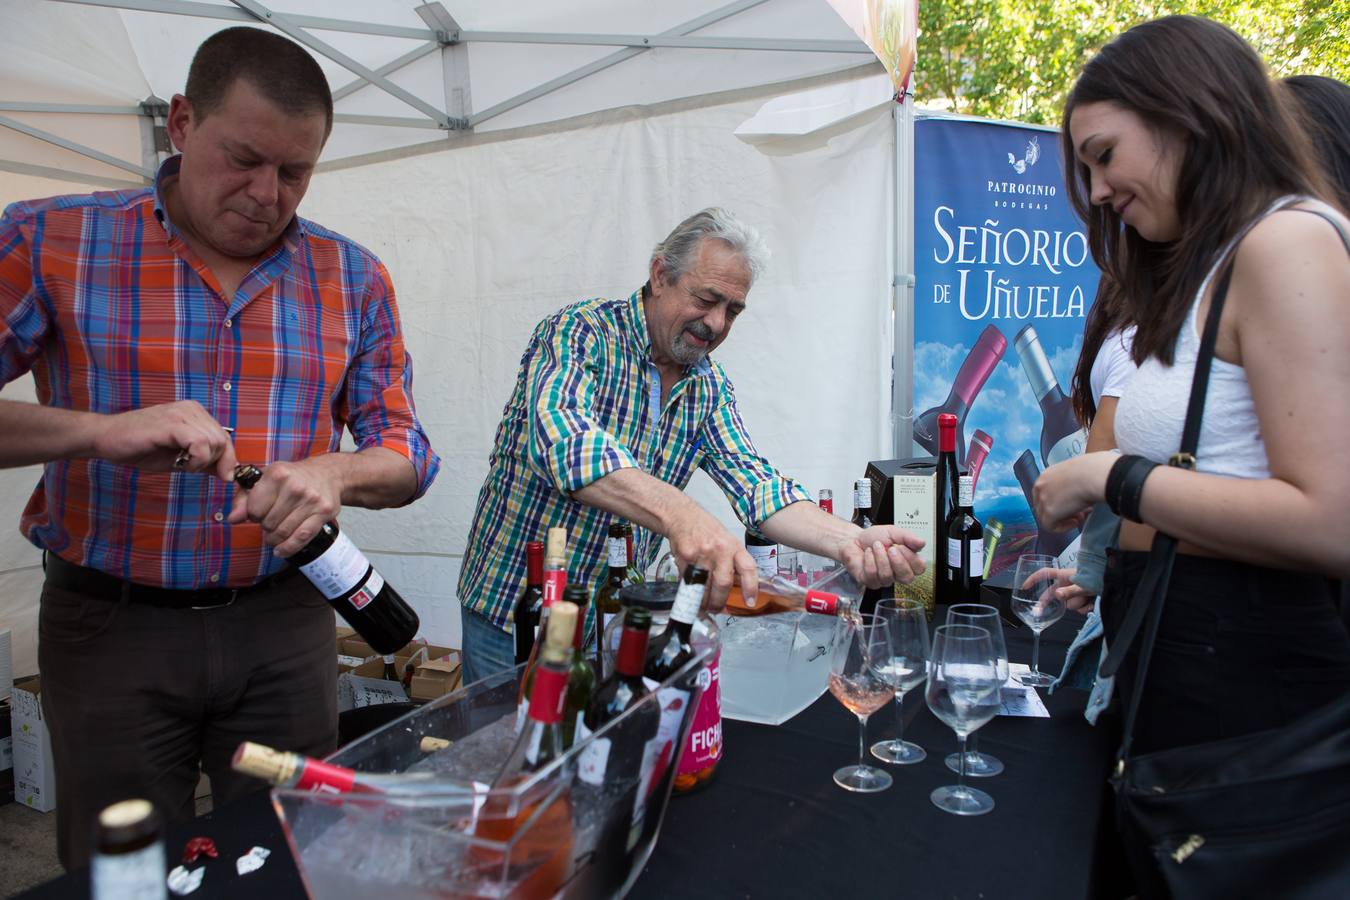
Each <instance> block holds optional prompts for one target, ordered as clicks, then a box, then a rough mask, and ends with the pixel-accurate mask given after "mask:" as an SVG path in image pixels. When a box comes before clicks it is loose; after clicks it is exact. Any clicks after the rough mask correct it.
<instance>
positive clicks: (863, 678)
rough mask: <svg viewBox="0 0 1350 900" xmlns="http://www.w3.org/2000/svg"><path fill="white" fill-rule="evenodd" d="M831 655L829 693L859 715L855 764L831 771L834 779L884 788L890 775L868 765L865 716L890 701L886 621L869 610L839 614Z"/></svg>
mask: <svg viewBox="0 0 1350 900" xmlns="http://www.w3.org/2000/svg"><path fill="white" fill-rule="evenodd" d="M835 627H836V629H837V630H836V632H835V641H834V655H833V656H832V657H831V659H830V693H831V694H834V696H835V699H836V700H838V701H839V702H840V703H842V704H843V705H844V708H845V709H847V710H848V711H849V712H851V713H853V714H854V715H855V716H857V717H858V764H857V765H853V766H844V767H843V768H842V769H840V770H839V771H837V772H835V773H834V783H835V784H837V785H839V786H840V787H841V788H844V789H845V790H849V791H857V792H859V793H864V794H867V793H873V792H875V791H884V790H885V789H886V788H888V787H890V786H891V776H890V775H887V774H886V773H885V772H883V771H881V770H880V769H877V768H873V767H872V766H869V765H867V762H866V759H867V757H866V752H867V717H868V716H870V715H872V713H874V712H876V711H877V710H879V709H881V708H882V707H883V706H885V705H886V704H888V703H890V702H891V700H892V699H893V698H894V697H895V688H893V687H892V686H891V685H890V684H889V683H888V682H887V681H886V679H884V678H883V677H882V676H881V674H880V670H881V668H882V667H883V666H885V665H886V662H887V660H889V659H890V658H891V656H892V653H891V651H890V633H889V631H888V629H887V626H886V623H885V622H883V621H882V620H881V619H880V618H878V617H877V616H875V615H871V614H864V615H859V616H856V617H847V616H845V617H840V619H839V621H838V624H837V625H836V626H835Z"/></svg>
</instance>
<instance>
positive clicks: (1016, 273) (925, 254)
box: [914, 118, 1098, 577]
mask: <svg viewBox="0 0 1350 900" xmlns="http://www.w3.org/2000/svg"><path fill="white" fill-rule="evenodd" d="M914 147H915V149H914V158H915V167H914V264H915V275H916V279H917V281H916V285H915V291H914V409H915V412H916V415H915V419H914V443H915V446H914V455H915V456H929V455H936V454H937V451H938V445H937V438H938V435H937V417H938V414H939V413H944V412H950V413H953V414H955V415H956V416H957V419H958V421H959V422H960V427H959V429H958V432H957V444H958V446H957V461H958V465H959V466H960V467H961V468H962V470H968V471H970V472H971V473H972V474H973V475H974V476H975V515H976V516H977V517H978V518H979V519H980V520H981V521H982V522H983V523H984V529H985V536H986V537H985V546H986V549H987V550H988V551H990V552H987V553H986V577H988V576H990V575H993V574H995V573H997V572H999V571H1001V570H1002V569H1004V568H1007V567H1008V566H1010V565H1012V564H1013V563H1015V562H1016V560H1017V556H1018V555H1019V554H1021V553H1048V554H1050V555H1052V556H1055V557H1058V558H1059V559H1060V561H1061V564H1062V565H1065V566H1072V565H1074V563H1075V561H1076V558H1077V548H1078V533H1077V531H1076V530H1073V531H1070V532H1066V533H1052V532H1050V531H1048V530H1044V529H1040V528H1038V526H1037V523H1036V520H1035V518H1034V516H1033V514H1032V511H1031V506H1030V497H1031V486H1032V485H1033V484H1034V483H1035V481H1036V478H1037V477H1038V476H1039V475H1040V473H1041V472H1042V471H1044V470H1045V469H1046V468H1047V467H1048V466H1051V465H1054V464H1055V463H1057V462H1060V461H1062V460H1064V459H1067V458H1068V457H1070V456H1073V455H1076V454H1078V453H1081V452H1082V451H1083V446H1084V443H1085V441H1086V433H1085V432H1084V431H1083V430H1082V429H1080V428H1079V425H1078V422H1077V420H1076V419H1075V418H1074V414H1073V405H1072V402H1071V400H1070V398H1069V392H1070V389H1071V380H1072V378H1073V372H1074V368H1075V366H1076V364H1077V361H1078V352H1079V349H1080V348H1081V346H1082V343H1083V324H1084V315H1085V314H1086V312H1087V310H1088V309H1089V308H1090V307H1091V305H1092V301H1093V298H1094V296H1095V295H1096V290H1097V277H1098V272H1097V268H1096V266H1095V265H1094V264H1093V262H1092V257H1091V254H1090V253H1089V252H1088V246H1087V236H1086V234H1085V233H1084V230H1083V226H1082V223H1081V222H1080V221H1079V220H1078V219H1077V217H1076V216H1075V215H1074V214H1073V211H1072V209H1071V208H1070V206H1069V201H1068V198H1067V196H1066V194H1065V190H1064V175H1063V163H1062V161H1061V158H1060V148H1059V134H1058V132H1054V131H1046V130H1044V129H1035V128H1023V127H1018V126H1015V125H1005V124H999V123H993V122H979V121H965V120H957V119H940V118H932V119H920V120H919V121H918V122H916V123H915V134H914Z"/></svg>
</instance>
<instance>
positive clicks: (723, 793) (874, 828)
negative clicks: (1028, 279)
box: [20, 615, 1114, 900]
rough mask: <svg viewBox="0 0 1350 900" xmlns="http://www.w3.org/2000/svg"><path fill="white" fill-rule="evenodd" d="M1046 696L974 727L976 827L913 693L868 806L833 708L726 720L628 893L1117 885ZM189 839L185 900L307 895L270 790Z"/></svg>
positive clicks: (1089, 757) (1089, 782)
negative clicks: (947, 806) (200, 861)
mask: <svg viewBox="0 0 1350 900" xmlns="http://www.w3.org/2000/svg"><path fill="white" fill-rule="evenodd" d="M1079 622H1081V618H1080V617H1077V616H1073V615H1070V616H1067V617H1066V618H1065V619H1064V620H1062V621H1061V622H1059V623H1058V624H1056V625H1055V626H1053V627H1052V628H1051V629H1050V630H1049V631H1047V632H1046V633H1045V635H1044V636H1043V637H1042V640H1041V661H1042V667H1043V668H1044V669H1045V670H1046V671H1050V672H1054V671H1058V669H1059V666H1060V663H1061V661H1062V659H1063V653H1064V648H1065V647H1066V645H1067V643H1068V641H1069V640H1070V639H1071V638H1072V637H1073V634H1074V632H1075V631H1076V630H1077V626H1078V623H1079ZM1006 634H1007V641H1008V651H1009V654H1010V656H1011V658H1012V659H1013V661H1014V662H1027V661H1029V660H1030V658H1031V634H1030V632H1029V631H1027V630H1026V629H1024V628H1023V629H1015V628H1012V627H1008V628H1006ZM1043 696H1044V695H1043ZM1045 699H1046V701H1047V702H1046V705H1047V706H1048V707H1049V709H1050V712H1051V718H1049V719H1008V718H1005V717H998V718H995V719H994V721H992V722H990V723H989V724H988V725H986V726H985V727H984V728H982V729H981V730H980V732H979V734H980V746H981V748H983V749H987V750H988V751H989V752H991V753H993V754H994V755H996V756H998V757H999V758H1000V759H1001V760H1003V762H1004V764H1005V765H1006V766H1007V771H1005V772H1004V773H1003V774H1002V775H999V776H997V777H995V778H988V779H980V783H979V787H981V788H982V789H985V790H987V791H988V792H989V793H990V794H992V795H993V797H994V800H995V802H996V804H997V806H996V807H995V809H994V811H993V812H991V813H989V814H988V815H984V816H979V817H974V818H963V817H957V816H952V815H948V814H947V813H944V812H941V811H940V810H938V809H937V808H936V807H934V806H933V805H932V803H930V802H929V799H928V793H929V792H930V791H931V790H932V789H933V788H935V787H938V786H939V785H943V784H951V783H954V782H955V778H956V776H955V775H954V774H953V773H951V772H949V771H948V770H947V768H946V767H945V766H944V765H943V761H942V760H943V757H945V756H946V755H947V753H949V752H950V751H952V750H954V749H955V747H956V738H955V736H954V735H953V734H952V731H951V729H950V728H948V727H947V726H945V725H943V724H942V723H941V722H939V721H938V719H937V718H936V717H935V716H933V714H932V713H931V712H929V711H928V709H927V707H926V706H925V705H924V703H923V698H922V696H921V695H920V692H915V693H914V694H912V695H910V696H909V697H907V698H906V700H905V716H906V724H905V734H906V737H907V738H908V739H910V740H913V741H916V742H917V743H919V744H920V745H921V746H923V747H924V748H925V749H926V750H927V751H928V758H927V759H926V760H924V761H923V762H921V763H918V764H917V765H912V766H888V767H887V770H888V771H889V772H890V773H891V775H892V777H894V779H895V784H894V785H893V786H892V787H891V788H890V789H889V790H886V791H883V792H881V793H878V794H868V795H860V794H854V793H851V792H849V791H845V790H843V789H841V788H839V787H837V786H836V785H835V784H834V782H833V781H832V780H831V777H830V776H831V774H832V773H833V772H834V770H835V769H837V768H839V767H840V766H843V765H847V764H849V763H851V762H854V761H855V760H856V756H857V736H858V726H857V720H856V719H855V718H854V716H853V715H852V714H851V713H849V712H847V711H846V710H844V708H843V707H842V706H840V705H839V703H838V702H837V701H836V700H835V699H834V698H833V697H832V696H830V695H829V694H826V695H824V696H822V697H821V698H820V699H819V700H818V701H816V702H815V703H814V704H813V705H811V706H810V707H809V708H807V709H806V710H804V711H803V712H802V713H800V714H799V715H797V716H795V717H794V718H793V719H791V720H790V721H788V722H786V723H784V724H783V725H781V726H778V727H770V726H764V725H753V724H749V723H745V722H735V721H730V720H728V721H726V722H725V723H724V724H723V735H724V741H725V747H726V755H725V756H724V758H723V760H722V763H721V764H720V766H719V768H718V771H717V775H716V777H715V779H714V781H713V783H712V784H711V785H710V786H709V787H708V788H706V789H704V790H701V791H698V792H695V793H693V794H691V795H689V796H682V797H674V798H672V799H671V802H670V804H669V806H668V808H667V812H666V817H665V821H664V823H663V825H662V828H661V837H660V839H659V840H658V843H657V846H656V849H655V850H654V851H653V853H652V857H651V859H650V860H649V861H648V863H647V866H646V868H645V869H644V870H643V874H642V876H641V877H640V878H639V879H638V881H637V884H636V885H635V886H634V888H633V890H632V892H631V894H630V895H629V896H631V897H633V898H638V900H663V898H672V900H673V898H680V900H684V898H687V897H690V896H698V897H700V898H724V897H725V898H731V897H844V896H856V897H872V896H874V897H917V898H925V900H927V898H972V900H977V898H1008V900H1015V898H1020V897H1028V898H1033V897H1034V898H1036V900H1052V898H1057V897H1063V898H1066V900H1068V898H1073V900H1081V898H1085V897H1091V896H1093V895H1094V894H1095V893H1096V892H1097V889H1098V887H1099V886H1100V885H1101V884H1102V883H1103V880H1104V879H1110V878H1111V875H1110V866H1109V865H1104V861H1106V860H1107V859H1108V858H1109V854H1108V853H1105V852H1103V851H1104V848H1105V847H1107V846H1109V843H1110V842H1109V841H1105V840H1103V835H1104V833H1105V832H1104V828H1105V827H1106V820H1107V819H1108V818H1109V817H1107V816H1105V815H1104V814H1103V813H1104V810H1106V809H1107V806H1106V800H1107V793H1106V774H1107V768H1108V765H1109V761H1110V759H1111V754H1112V751H1113V750H1114V730H1113V729H1111V728H1110V727H1109V726H1102V727H1098V728H1093V727H1091V726H1090V725H1088V723H1087V722H1086V721H1085V720H1084V719H1083V717H1082V710H1083V705H1084V701H1085V695H1084V694H1083V693H1082V692H1080V691H1060V692H1056V693H1055V694H1054V695H1051V696H1047V697H1046V698H1045ZM893 723H894V709H893V708H887V709H885V710H883V711H882V712H879V713H877V714H876V716H874V717H873V722H872V723H871V724H870V726H869V729H868V735H869V743H870V742H871V741H875V740H878V739H880V738H882V737H887V736H889V735H890V734H891V732H892V729H893V727H894V725H893ZM195 835H206V836H209V837H211V838H213V839H214V840H215V841H216V844H217V846H218V848H219V850H220V858H219V859H215V860H209V861H207V863H206V876H205V879H204V881H203V883H202V887H201V888H200V889H199V890H198V891H196V892H195V893H193V894H191V895H190V897H191V898H192V900H208V898H218V897H219V898H224V897H240V896H254V897H260V898H262V897H265V898H268V900H282V898H289V897H297V898H299V897H304V896H305V892H304V887H303V884H302V883H301V881H300V876H299V873H298V872H297V870H296V868H295V864H294V862H293V861H292V860H291V857H290V853H289V852H288V848H287V845H286V840H285V837H284V836H283V834H282V831H281V827H280V824H279V823H278V822H277V818H276V816H275V815H274V813H273V812H272V807H271V804H270V802H269V800H268V796H267V794H266V793H265V792H261V791H260V792H258V793H256V794H252V795H249V796H248V797H245V798H242V799H240V800H238V801H237V802H235V803H233V804H230V805H228V806H226V807H224V808H222V809H219V810H216V811H214V812H212V813H210V814H208V815H206V816H203V817H202V818H199V819H196V820H193V821H192V822H187V823H183V824H181V825H177V826H174V827H173V828H171V829H169V831H168V835H167V838H166V848H167V850H168V853H169V855H170V857H173V856H176V855H177V854H179V853H181V852H182V848H183V845H184V843H185V842H186V840H187V839H188V838H189V837H193V836H195ZM254 844H259V845H262V846H265V847H268V848H269V849H271V850H272V851H273V853H272V856H271V857H270V858H269V859H268V860H267V864H266V865H264V866H263V868H262V869H261V870H259V871H258V872H255V873H253V874H250V875H246V876H239V875H237V874H236V872H235V868H234V861H235V859H236V858H237V857H239V856H241V855H242V854H243V853H245V852H246V851H247V850H248V849H249V848H250V847H252V846H253V845H254ZM171 861H172V862H173V864H176V860H171ZM88 883H89V876H88V871H87V870H78V871H76V872H73V873H69V874H67V875H64V876H62V877H61V878H58V879H55V880H54V881H51V882H48V883H47V884H45V885H41V886H39V887H37V888H35V889H33V890H31V891H29V892H27V893H25V894H22V895H20V896H21V897H22V898H24V900H56V898H62V900H69V898H84V897H88V896H89V888H88Z"/></svg>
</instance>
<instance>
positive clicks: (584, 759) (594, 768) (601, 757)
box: [576, 720, 611, 787]
mask: <svg viewBox="0 0 1350 900" xmlns="http://www.w3.org/2000/svg"><path fill="white" fill-rule="evenodd" d="M590 736H591V730H590V729H589V728H587V727H586V723H584V722H582V721H580V720H578V721H577V732H576V739H577V743H580V742H582V741H584V740H585V739H586V738H588V737H590ZM610 744H611V742H610V739H609V738H607V737H606V738H595V739H594V740H592V741H591V742H590V743H589V744H587V745H586V749H585V750H582V751H581V755H580V756H579V757H577V777H578V778H580V779H581V780H582V781H584V782H586V783H587V784H593V785H595V786H596V787H599V786H601V785H603V784H604V783H605V769H606V768H607V767H608V766H609V750H610Z"/></svg>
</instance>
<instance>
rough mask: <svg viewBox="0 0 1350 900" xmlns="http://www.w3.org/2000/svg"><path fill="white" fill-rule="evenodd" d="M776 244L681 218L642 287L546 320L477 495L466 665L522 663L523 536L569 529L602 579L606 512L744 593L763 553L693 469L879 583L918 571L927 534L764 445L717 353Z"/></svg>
mask: <svg viewBox="0 0 1350 900" xmlns="http://www.w3.org/2000/svg"><path fill="white" fill-rule="evenodd" d="M765 256H766V252H765V250H764V248H763V243H762V241H761V240H760V238H759V236H758V234H757V233H756V232H755V231H754V230H753V229H752V228H749V227H748V226H746V225H744V224H742V223H741V222H739V221H737V220H736V219H735V218H734V217H733V216H732V215H730V214H729V213H727V212H726V211H725V210H722V209H716V208H713V209H705V210H703V211H701V212H698V213H695V214H694V215H692V216H690V217H689V218H688V219H686V220H685V221H684V222H681V223H680V224H679V225H678V226H677V227H676V228H675V230H674V231H673V232H671V233H670V235H669V236H667V237H666V239H665V240H664V241H662V242H661V243H660V244H658V245H657V246H656V249H655V250H654V251H653V253H652V258H651V263H650V267H649V272H648V275H649V278H648V281H647V283H646V284H645V285H643V286H642V288H641V289H640V290H638V291H636V292H634V293H633V294H632V295H631V296H629V297H626V298H623V299H614V300H603V299H599V300H584V301H582V302H580V303H575V304H573V305H571V306H568V307H566V308H565V309H563V310H561V311H559V312H557V313H555V314H554V315H552V316H549V317H548V318H547V319H545V320H544V321H543V322H541V323H540V324H539V326H538V327H537V328H536V329H535V331H534V334H533V336H532V337H531V338H530V342H529V346H528V347H526V349H525V355H524V357H523V358H522V360H521V365H520V375H519V377H518V379H517V381H516V388H515V391H514V392H513V393H512V395H511V398H510V400H508V401H507V404H506V410H505V413H504V415H503V416H502V421H501V424H500V425H499V426H498V428H497V436H496V441H495V446H494V447H493V451H492V457H491V459H490V461H489V468H488V475H487V479H486V480H485V481H484V482H483V487H482V490H481V491H480V492H479V495H478V505H477V508H476V509H475V511H474V520H473V527H472V529H471V531H470V533H469V546H468V551H467V553H466V555H465V559H464V568H463V571H462V572H461V574H460V580H459V598H460V602H461V603H462V604H463V623H464V667H465V675H466V678H467V679H470V680H472V679H476V678H481V677H483V676H485V675H488V674H490V673H492V672H494V671H500V670H502V669H505V668H509V667H510V666H511V665H513V664H514V644H513V642H512V640H511V638H510V635H509V631H508V629H510V628H511V627H512V620H511V614H512V609H511V607H512V603H513V601H514V600H515V598H516V597H517V596H519V595H520V592H521V590H522V589H523V587H524V583H525V577H526V571H525V568H526V557H525V544H526V543H527V542H528V541H535V540H542V539H543V535H544V533H545V531H546V530H547V529H548V528H549V527H551V526H564V527H566V528H567V529H568V532H569V549H570V554H569V555H570V559H569V561H568V573H569V578H570V580H572V581H578V582H582V583H585V584H588V585H593V584H595V583H596V582H597V581H598V580H599V578H600V575H601V572H602V569H603V568H604V555H603V553H602V547H603V544H604V539H605V534H606V528H607V525H608V523H609V521H610V520H611V518H621V519H625V520H628V521H630V522H633V523H635V524H636V525H638V526H639V528H638V531H637V541H636V548H635V552H636V554H637V557H638V558H637V560H636V562H637V563H638V564H639V565H640V566H644V567H645V566H646V565H649V564H650V563H651V561H652V560H653V558H654V556H655V554H656V552H657V548H658V545H659V543H660V538H661V536H665V537H667V538H668V539H669V540H670V546H671V549H672V551H673V552H674V554H675V556H676V557H677V558H678V559H679V560H680V561H681V562H682V563H694V564H697V565H700V566H702V567H704V568H707V569H708V570H709V571H710V572H711V583H712V587H711V591H710V597H711V601H710V602H711V604H712V606H713V607H714V608H720V607H721V606H722V605H724V604H725V602H726V597H727V593H728V591H729V590H730V588H731V585H732V580H733V574H734V575H736V576H739V579H740V582H741V586H742V589H743V590H744V592H745V594H746V596H747V598H753V597H754V594H755V590H756V579H755V564H754V561H753V560H752V559H751V558H750V555H749V554H748V553H747V552H746V550H745V548H744V547H743V546H742V543H741V540H740V539H739V538H738V537H736V536H734V535H732V534H730V533H728V532H727V530H726V529H725V528H723V527H722V525H721V524H720V523H719V522H718V521H717V520H716V519H715V518H714V517H713V516H712V515H711V514H709V513H708V512H707V511H706V510H704V509H702V508H700V507H699V506H698V504H696V503H694V502H693V501H692V500H690V499H689V498H688V497H686V496H685V495H684V493H683V488H684V487H685V486H686V485H687V484H688V483H689V479H690V478H691V477H692V476H693V472H694V469H695V468H702V469H703V470H704V471H705V472H707V473H708V474H709V475H710V476H711V477H712V478H713V480H714V481H716V482H717V484H718V485H719V486H720V487H721V488H722V490H723V492H724V493H725V494H726V496H727V499H728V500H729V501H730V503H731V505H732V508H733V509H735V511H736V515H737V517H738V518H739V519H740V520H741V521H742V522H743V523H745V526H746V527H747V528H749V529H752V530H754V531H757V532H760V533H762V534H763V535H765V536H766V537H768V538H770V539H772V540H774V541H777V542H778V543H781V544H787V545H789V546H793V547H798V548H801V549H803V550H808V551H810V552H812V553H817V554H820V555H822V556H828V557H831V558H833V559H835V560H838V561H839V562H841V563H842V564H844V565H845V566H847V567H848V569H849V571H850V572H851V573H852V574H853V575H855V576H856V577H857V578H859V580H861V581H864V582H866V583H867V584H869V585H871V586H876V587H879V586H881V585H883V584H891V583H894V582H897V581H908V580H910V579H911V578H913V577H914V575H915V574H918V573H919V572H921V571H923V564H922V563H921V562H919V560H918V558H917V557H916V556H915V551H916V550H919V549H920V548H921V547H922V546H923V545H922V542H921V541H920V540H919V539H918V538H916V537H914V536H913V535H910V534H908V533H906V532H904V531H902V530H901V529H899V528H896V527H894V526H891V525H879V526H875V527H873V528H869V529H867V530H865V531H864V530H861V529H859V528H857V527H856V526H854V525H852V524H851V523H849V522H848V521H847V520H845V519H841V518H837V517H835V516H832V515H830V514H828V513H826V512H824V511H822V510H820V509H818V508H817V507H816V506H815V504H814V503H812V502H811V496H810V494H809V493H808V492H807V491H806V490H805V489H804V488H802V486H801V485H799V484H797V483H796V482H794V481H793V480H791V479H790V478H788V477H786V476H784V475H783V474H782V473H780V472H779V471H778V470H777V469H775V468H774V467H773V465H771V464H770V463H769V461H768V460H766V459H765V458H764V457H762V456H760V455H759V453H758V452H756V450H755V447H754V444H753V443H751V441H750V436H749V435H748V434H747V433H746V430H745V425H744V424H743V423H742V421H741V416H740V413H739V412H738V410H737V408H736V396H735V391H734V389H733V388H732V384H731V380H730V379H729V378H728V377H727V375H726V372H724V371H723V370H722V367H721V366H720V365H718V364H717V363H715V362H713V361H712V360H711V359H709V358H708V355H709V354H710V353H711V352H712V351H713V350H715V349H716V348H717V347H718V346H720V345H721V343H722V341H723V340H725V339H726V337H727V334H728V333H729V332H730V331H731V326H732V324H733V323H734V322H735V321H736V318H737V317H738V316H739V315H740V314H741V313H742V312H743V311H744V310H745V308H746V297H747V295H748V294H749V292H750V287H751V284H752V283H753V281H754V279H755V277H756V276H757V275H758V274H759V273H760V271H761V269H762V268H763V261H764V258H765Z"/></svg>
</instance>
